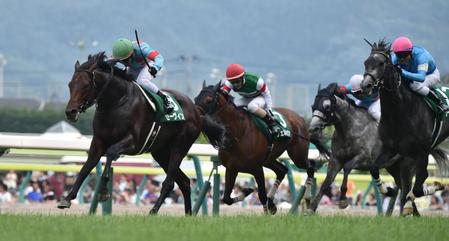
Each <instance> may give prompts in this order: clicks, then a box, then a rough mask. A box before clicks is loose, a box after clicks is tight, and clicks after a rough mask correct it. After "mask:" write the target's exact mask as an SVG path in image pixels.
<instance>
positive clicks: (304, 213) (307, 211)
mask: <svg viewBox="0 0 449 241" xmlns="http://www.w3.org/2000/svg"><path fill="white" fill-rule="evenodd" d="M315 214H316V212H315V211H314V210H313V209H310V208H307V209H306V210H304V212H303V213H302V215H304V216H312V215H315Z"/></svg>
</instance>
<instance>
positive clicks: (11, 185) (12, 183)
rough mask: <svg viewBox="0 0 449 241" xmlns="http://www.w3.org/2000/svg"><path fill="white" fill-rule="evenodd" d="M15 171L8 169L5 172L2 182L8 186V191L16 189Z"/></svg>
mask: <svg viewBox="0 0 449 241" xmlns="http://www.w3.org/2000/svg"><path fill="white" fill-rule="evenodd" d="M17 180H18V179H17V173H16V172H15V171H13V170H11V171H9V172H8V174H6V176H5V179H4V181H3V183H4V184H5V185H6V186H7V187H8V190H10V191H16V190H17Z"/></svg>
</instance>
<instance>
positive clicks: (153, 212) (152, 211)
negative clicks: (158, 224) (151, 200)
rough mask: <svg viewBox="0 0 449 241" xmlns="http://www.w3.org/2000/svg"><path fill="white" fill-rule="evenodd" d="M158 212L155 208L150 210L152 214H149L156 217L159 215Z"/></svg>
mask: <svg viewBox="0 0 449 241" xmlns="http://www.w3.org/2000/svg"><path fill="white" fill-rule="evenodd" d="M157 212H158V211H157V210H156V209H154V208H153V209H151V210H150V212H148V214H149V215H151V216H156V215H157Z"/></svg>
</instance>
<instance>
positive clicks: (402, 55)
mask: <svg viewBox="0 0 449 241" xmlns="http://www.w3.org/2000/svg"><path fill="white" fill-rule="evenodd" d="M392 48H393V52H394V54H393V55H392V62H393V64H395V65H397V66H399V67H400V68H401V75H402V76H403V77H405V78H407V79H408V80H410V88H411V89H412V90H413V91H415V92H417V93H418V94H420V95H424V96H427V97H429V98H430V99H432V100H433V101H435V103H437V104H438V106H439V107H440V108H441V110H443V111H444V112H446V111H448V110H449V107H448V106H447V104H446V103H444V102H443V101H442V100H441V99H440V98H438V96H437V95H436V93H435V92H434V91H433V90H432V89H430V87H433V86H434V85H435V84H437V83H438V82H440V72H439V71H438V69H437V66H436V63H435V60H434V59H433V57H432V55H431V54H430V53H429V52H428V51H427V50H426V49H424V48H422V47H419V46H413V44H412V41H410V39H408V38H407V37H399V38H397V39H396V40H394V42H393V45H392Z"/></svg>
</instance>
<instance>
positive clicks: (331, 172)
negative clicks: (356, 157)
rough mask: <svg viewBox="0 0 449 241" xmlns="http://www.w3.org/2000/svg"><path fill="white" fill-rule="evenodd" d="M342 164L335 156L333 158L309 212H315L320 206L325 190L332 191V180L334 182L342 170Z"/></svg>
mask: <svg viewBox="0 0 449 241" xmlns="http://www.w3.org/2000/svg"><path fill="white" fill-rule="evenodd" d="M341 168H342V164H341V163H340V162H339V161H338V160H337V159H335V158H332V159H331V160H330V162H329V165H328V167H327V174H326V178H325V179H324V182H323V184H321V187H320V191H319V192H318V194H317V195H316V197H315V198H314V199H313V200H312V202H311V203H310V205H309V208H308V209H307V210H306V212H307V213H314V212H315V211H316V209H317V208H318V204H319V203H320V201H321V198H322V197H323V195H324V193H325V192H330V186H331V185H332V182H334V180H335V177H336V176H337V173H338V172H339V171H340V170H341Z"/></svg>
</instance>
